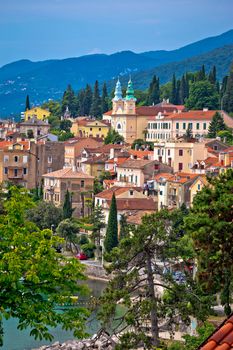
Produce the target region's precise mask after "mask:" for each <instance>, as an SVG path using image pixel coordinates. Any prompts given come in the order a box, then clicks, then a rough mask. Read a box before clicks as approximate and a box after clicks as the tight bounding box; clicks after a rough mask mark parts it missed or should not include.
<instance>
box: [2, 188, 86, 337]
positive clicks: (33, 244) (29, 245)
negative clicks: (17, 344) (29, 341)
mask: <svg viewBox="0 0 233 350" xmlns="http://www.w3.org/2000/svg"><path fill="white" fill-rule="evenodd" d="M32 205H33V203H32V201H31V199H30V197H29V196H28V195H27V193H26V190H25V189H18V188H16V187H13V188H11V198H10V199H9V200H8V201H5V202H4V214H3V215H1V220H0V231H1V241H0V246H1V247H0V252H1V253H0V261H1V264H0V265H1V286H2V288H1V290H0V297H1V320H2V318H3V317H4V318H6V319H8V318H10V317H14V318H18V322H19V324H18V329H20V330H23V329H26V328H28V327H30V328H31V331H30V335H31V336H34V337H35V338H37V339H38V338H39V339H40V340H41V339H42V338H44V339H46V340H50V341H51V340H52V338H53V336H52V335H51V334H50V332H49V329H48V327H56V326H57V325H59V324H60V325H61V326H62V327H63V328H64V329H67V330H73V331H74V335H75V336H77V337H83V336H85V332H84V330H85V320H86V319H87V317H88V313H87V311H86V310H85V308H83V307H79V306H77V307H75V308H72V310H70V309H69V310H64V312H63V313H57V311H56V309H55V306H56V305H57V304H63V303H64V302H70V303H71V302H72V300H71V296H72V295H75V294H77V293H79V295H80V294H81V295H82V294H83V293H84V291H85V290H86V287H85V286H84V285H82V284H80V283H79V281H80V280H83V279H84V274H83V266H82V265H81V264H80V262H79V261H77V259H67V258H65V257H63V256H62V255H61V254H58V253H56V250H55V249H54V248H53V246H55V245H57V244H60V243H61V242H62V240H61V238H59V237H56V236H53V235H52V234H51V230H40V229H39V228H38V227H37V226H36V225H34V224H33V223H32V222H30V221H28V220H27V219H26V218H25V212H27V211H28V210H29V208H30V207H31V206H32ZM1 323H2V321H1ZM2 338H3V337H2V334H1V335H0V341H1V343H2V342H3V339H2Z"/></svg>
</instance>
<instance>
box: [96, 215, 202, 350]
mask: <svg viewBox="0 0 233 350" xmlns="http://www.w3.org/2000/svg"><path fill="white" fill-rule="evenodd" d="M173 216H174V213H173V212H168V211H165V210H163V211H160V212H159V213H155V214H151V215H148V216H147V215H146V216H145V217H143V219H142V224H141V225H139V226H138V227H135V228H134V229H132V234H130V235H128V236H127V237H126V238H124V239H122V240H121V241H120V243H119V246H118V247H117V248H114V249H113V250H112V253H111V264H110V265H109V266H108V268H107V270H108V272H109V273H113V276H114V277H113V279H111V281H110V282H109V284H108V287H107V288H106V290H105V292H104V294H103V297H102V299H101V301H102V305H101V306H102V308H101V312H100V318H101V319H102V322H103V324H108V325H109V322H110V324H114V322H115V326H114V327H113V328H114V330H113V331H115V332H116V333H118V336H119V338H120V344H119V347H118V349H124V350H125V349H136V348H137V347H138V346H139V344H140V346H141V347H143V348H145V349H154V348H158V347H159V346H160V339H159V325H160V324H163V323H164V321H165V320H166V324H167V325H169V326H170V327H171V328H172V325H175V324H177V322H179V320H182V322H184V323H187V324H188V323H189V322H190V319H189V316H190V315H193V316H194V317H197V318H198V319H204V318H205V316H206V313H208V312H209V303H208V298H207V297H205V296H203V295H202V293H201V290H200V288H199V287H198V285H197V284H196V283H195V282H194V281H193V279H192V276H191V275H190V274H189V273H187V274H186V275H185V276H186V281H184V283H177V282H176V281H175V279H174V278H173V276H172V274H171V273H170V272H169V268H171V267H172V265H173V263H172V262H174V256H175V257H176V260H177V259H179V257H180V251H179V247H178V248H177V246H176V243H177V241H178V238H177V229H176V230H173V229H172V227H173V223H174V221H173ZM176 219H177V217H176ZM171 248H172V252H171ZM119 304H120V305H121V306H123V307H125V313H124V314H123V315H122V317H118V316H117V320H118V321H117V320H116V317H115V316H114V315H115V312H116V307H117V305H119ZM145 328H146V329H145ZM122 330H124V332H123V333H122Z"/></svg>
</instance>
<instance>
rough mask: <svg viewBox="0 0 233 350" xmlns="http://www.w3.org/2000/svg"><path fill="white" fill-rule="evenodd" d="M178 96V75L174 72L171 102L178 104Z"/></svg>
mask: <svg viewBox="0 0 233 350" xmlns="http://www.w3.org/2000/svg"><path fill="white" fill-rule="evenodd" d="M176 97H177V92H176V76H175V74H173V77H172V88H171V96H170V101H171V103H174V104H176Z"/></svg>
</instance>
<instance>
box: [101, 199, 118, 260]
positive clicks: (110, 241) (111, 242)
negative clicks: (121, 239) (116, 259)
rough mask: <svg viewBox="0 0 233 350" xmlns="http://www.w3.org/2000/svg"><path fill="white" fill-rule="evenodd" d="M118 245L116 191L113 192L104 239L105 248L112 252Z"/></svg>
mask: <svg viewBox="0 0 233 350" xmlns="http://www.w3.org/2000/svg"><path fill="white" fill-rule="evenodd" d="M117 245H118V222H117V205H116V197H115V193H113V196H112V201H111V205H110V210H109V217H108V225H107V230H106V236H105V240H104V248H105V250H106V252H107V253H110V252H111V250H112V249H113V248H114V247H117Z"/></svg>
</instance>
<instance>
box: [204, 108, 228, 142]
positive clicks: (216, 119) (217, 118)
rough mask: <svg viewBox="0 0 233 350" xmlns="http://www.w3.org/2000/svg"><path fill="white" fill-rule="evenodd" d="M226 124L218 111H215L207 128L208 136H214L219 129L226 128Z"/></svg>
mask: <svg viewBox="0 0 233 350" xmlns="http://www.w3.org/2000/svg"><path fill="white" fill-rule="evenodd" d="M226 129H227V128H226V125H225V123H224V120H223V117H222V115H221V114H220V113H219V112H216V113H215V115H214V116H213V119H212V121H211V122H210V126H209V129H208V137H210V138H215V137H216V136H217V133H218V132H219V131H221V130H226Z"/></svg>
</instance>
